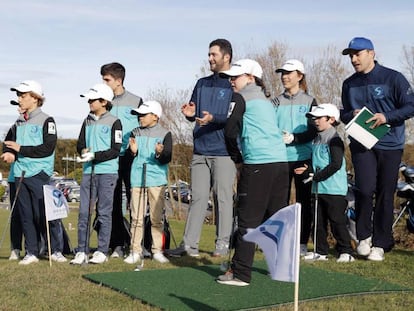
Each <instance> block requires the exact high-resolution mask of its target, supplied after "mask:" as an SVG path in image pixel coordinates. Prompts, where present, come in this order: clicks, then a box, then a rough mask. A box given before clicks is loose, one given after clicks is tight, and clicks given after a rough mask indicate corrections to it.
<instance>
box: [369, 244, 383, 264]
mask: <svg viewBox="0 0 414 311" xmlns="http://www.w3.org/2000/svg"><path fill="white" fill-rule="evenodd" d="M368 260H372V261H383V260H384V249H383V248H381V247H373V248H371V252H370V253H369V255H368Z"/></svg>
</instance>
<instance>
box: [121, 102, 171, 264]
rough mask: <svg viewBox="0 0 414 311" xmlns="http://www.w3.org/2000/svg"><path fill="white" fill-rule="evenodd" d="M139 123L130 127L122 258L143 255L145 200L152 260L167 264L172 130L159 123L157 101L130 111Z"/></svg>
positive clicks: (129, 260) (131, 261)
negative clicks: (126, 239) (126, 248)
mask: <svg viewBox="0 0 414 311" xmlns="http://www.w3.org/2000/svg"><path fill="white" fill-rule="evenodd" d="M131 113H132V114H133V115H136V116H137V118H138V120H139V124H140V126H139V127H137V128H135V129H134V130H132V132H131V137H130V139H129V151H130V152H131V154H132V155H133V156H134V161H133V162H132V167H131V189H132V193H131V250H130V253H129V256H128V257H127V258H125V260H124V261H125V262H126V263H128V264H134V263H136V262H138V261H139V260H141V259H142V258H143V254H142V245H141V241H142V239H143V227H144V216H145V214H146V209H147V203H149V214H150V220H151V236H152V249H151V252H152V254H153V259H154V260H156V261H158V262H160V263H166V262H168V259H167V258H166V257H165V256H164V255H163V253H162V235H163V228H164V227H163V218H162V216H163V209H164V190H165V186H166V185H167V183H168V163H169V162H170V161H171V156H172V136H171V132H169V131H168V130H166V129H165V128H164V127H162V126H161V125H160V124H159V119H160V117H161V115H162V107H161V105H160V103H158V102H156V101H146V102H143V103H142V104H141V105H140V106H139V108H137V109H133V110H132V111H131Z"/></svg>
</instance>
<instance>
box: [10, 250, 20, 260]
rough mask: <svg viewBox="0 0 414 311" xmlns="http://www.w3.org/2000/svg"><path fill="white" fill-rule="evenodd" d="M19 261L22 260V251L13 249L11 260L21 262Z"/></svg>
mask: <svg viewBox="0 0 414 311" xmlns="http://www.w3.org/2000/svg"><path fill="white" fill-rule="evenodd" d="M19 259H20V249H12V251H11V253H10V257H9V260H19Z"/></svg>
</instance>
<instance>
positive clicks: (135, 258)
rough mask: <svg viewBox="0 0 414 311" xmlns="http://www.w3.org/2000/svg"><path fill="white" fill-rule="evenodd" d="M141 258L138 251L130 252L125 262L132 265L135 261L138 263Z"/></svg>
mask: <svg viewBox="0 0 414 311" xmlns="http://www.w3.org/2000/svg"><path fill="white" fill-rule="evenodd" d="M140 260H141V254H139V253H137V252H130V253H129V255H128V257H127V258H125V259H124V262H125V263H128V264H130V265H133V264H134V263H137V262H138V261H140Z"/></svg>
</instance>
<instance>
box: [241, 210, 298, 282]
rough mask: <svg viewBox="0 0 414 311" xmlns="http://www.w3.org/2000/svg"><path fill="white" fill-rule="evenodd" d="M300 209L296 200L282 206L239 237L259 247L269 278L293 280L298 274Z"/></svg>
mask: <svg viewBox="0 0 414 311" xmlns="http://www.w3.org/2000/svg"><path fill="white" fill-rule="evenodd" d="M300 209H301V206H300V204H298V203H296V204H293V205H289V206H287V207H284V208H282V209H280V210H279V211H277V212H276V213H275V214H273V215H272V216H271V217H270V218H269V219H268V220H266V221H265V222H264V223H263V224H261V225H260V226H258V227H257V228H256V229H248V232H247V233H246V234H245V235H244V236H243V238H244V240H246V241H249V242H253V243H256V244H258V245H259V247H260V248H261V249H262V250H263V253H264V255H265V258H266V263H267V266H268V268H269V272H270V276H271V278H272V280H278V281H283V282H296V280H297V279H298V277H299V260H298V259H299V232H300Z"/></svg>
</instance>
